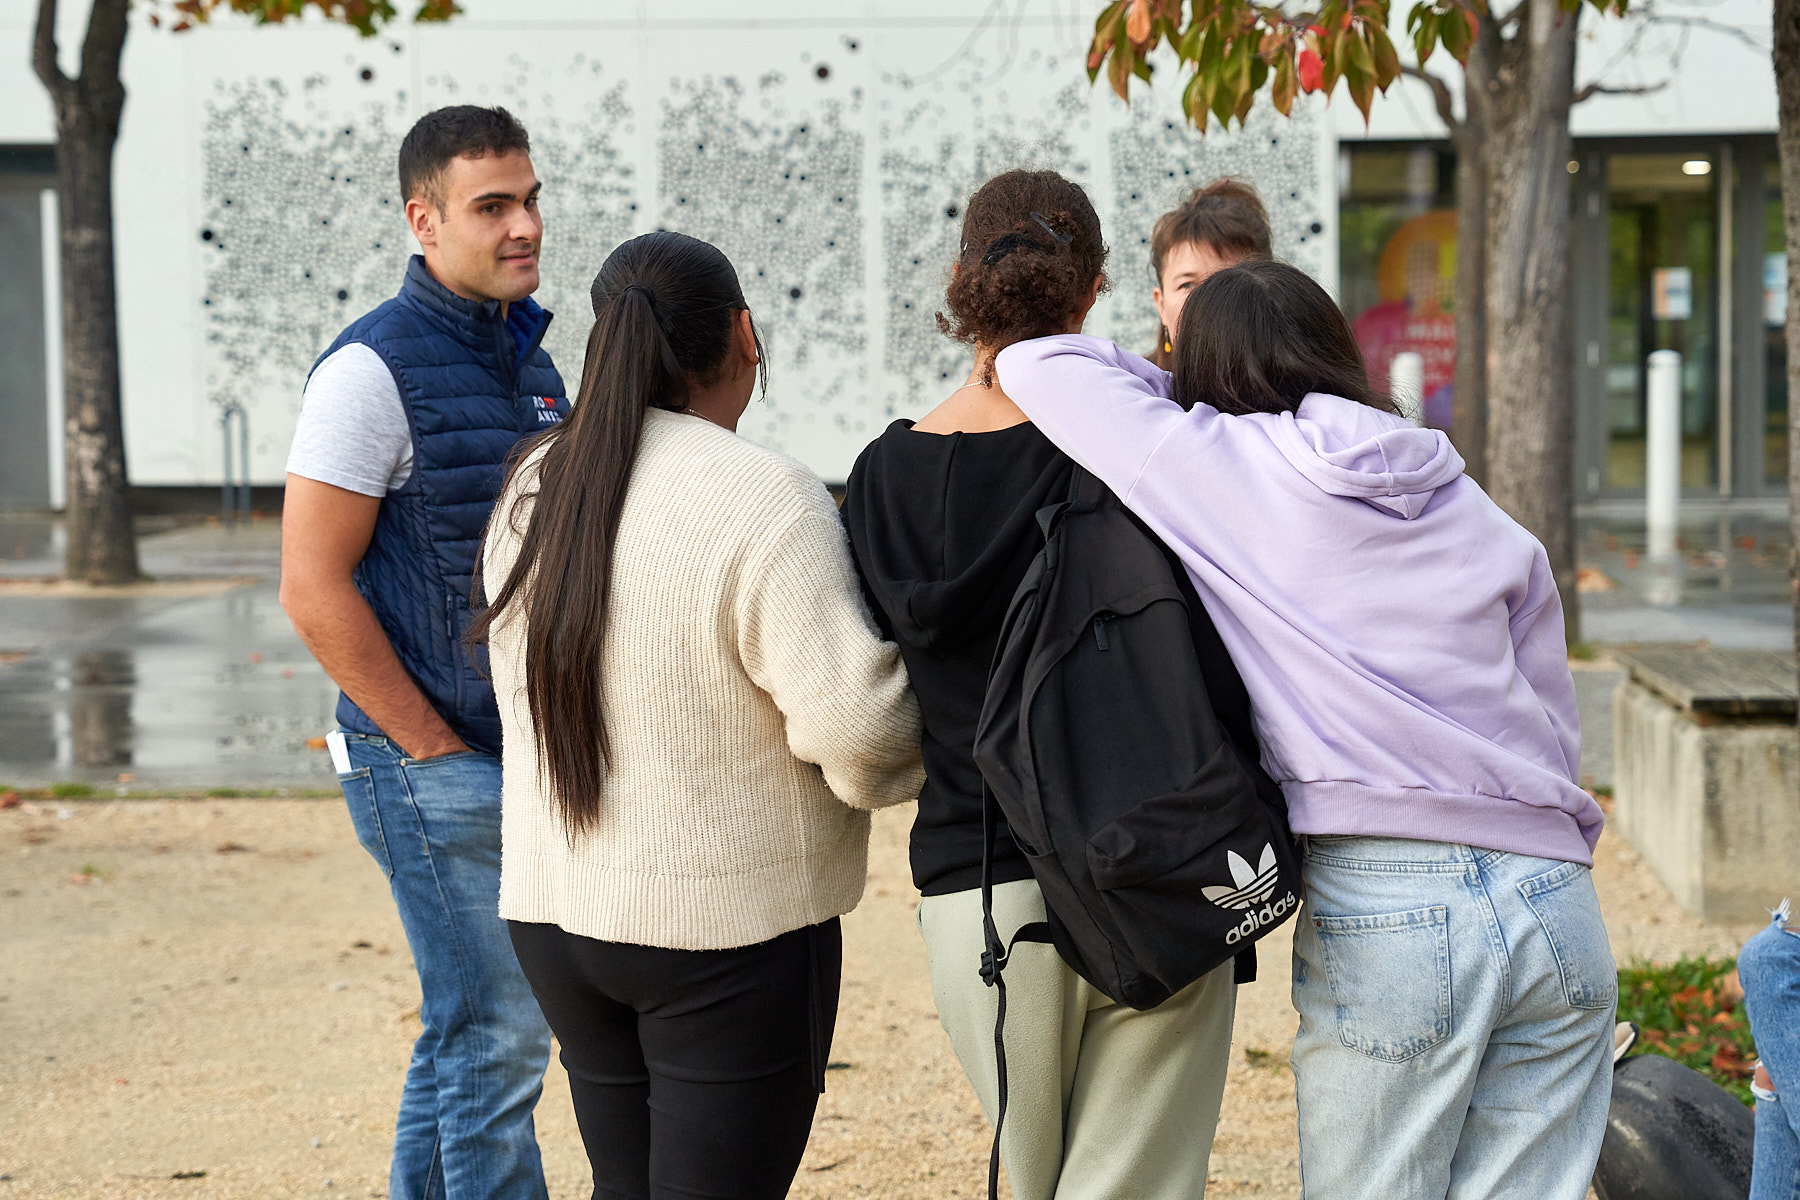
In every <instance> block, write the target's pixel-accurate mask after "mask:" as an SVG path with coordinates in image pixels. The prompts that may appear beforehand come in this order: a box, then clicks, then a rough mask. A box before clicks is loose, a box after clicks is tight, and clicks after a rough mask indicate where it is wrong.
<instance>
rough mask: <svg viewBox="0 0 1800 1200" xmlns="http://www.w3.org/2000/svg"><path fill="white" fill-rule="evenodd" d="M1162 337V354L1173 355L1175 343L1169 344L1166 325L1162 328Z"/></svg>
mask: <svg viewBox="0 0 1800 1200" xmlns="http://www.w3.org/2000/svg"><path fill="white" fill-rule="evenodd" d="M1162 335H1163V353H1164V354H1173V353H1175V343H1174V342H1171V341H1170V340H1169V327H1168V326H1167V325H1164V326H1163V331H1162Z"/></svg>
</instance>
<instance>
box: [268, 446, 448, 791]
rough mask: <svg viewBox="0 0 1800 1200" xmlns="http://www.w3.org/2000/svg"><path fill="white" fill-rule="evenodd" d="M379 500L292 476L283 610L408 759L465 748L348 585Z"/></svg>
mask: <svg viewBox="0 0 1800 1200" xmlns="http://www.w3.org/2000/svg"><path fill="white" fill-rule="evenodd" d="M380 507H381V498H380V497H379V496H365V495H362V494H361V493H359V492H352V491H347V490H345V489H344V488H340V487H333V486H332V485H331V484H329V483H320V482H319V481H318V480H316V479H307V478H306V477H304V476H301V475H289V476H288V477H287V498H286V500H285V501H284V502H283V505H282V514H281V607H282V608H283V609H284V610H285V611H286V612H287V615H288V619H289V620H291V621H293V623H294V631H295V632H296V633H298V634H299V635H300V640H301V641H302V642H305V643H306V648H307V649H308V650H310V651H312V655H313V657H314V658H316V659H318V660H319V665H320V666H322V667H324V668H325V673H326V674H327V675H329V676H331V678H332V681H333V682H334V683H336V684H337V685H338V686H339V687H341V688H343V689H344V694H345V695H347V696H349V697H350V699H351V700H352V701H353V702H354V703H355V704H356V706H357V707H358V708H360V709H362V710H363V712H365V713H367V714H368V715H369V719H370V720H372V721H374V722H375V723H376V724H377V725H379V726H381V728H382V731H383V732H385V733H386V734H387V735H388V737H389V738H390V739H391V740H392V741H394V742H395V743H397V744H398V745H399V747H400V749H401V750H402V751H403V752H404V753H405V754H406V755H407V756H409V757H411V758H436V757H437V756H438V755H441V754H454V753H456V752H457V751H460V750H467V749H468V747H467V746H465V745H464V744H463V742H462V739H461V738H459V737H457V736H456V734H455V733H454V732H453V731H452V730H451V728H450V726H449V725H448V724H446V723H445V721H444V718H443V717H441V716H439V715H438V711H437V709H435V708H433V707H432V706H431V702H430V701H429V700H427V699H425V696H424V694H423V693H421V692H420V691H419V688H418V685H417V684H415V683H414V682H413V679H412V676H411V675H408V674H407V673H406V668H405V667H403V666H401V665H400V658H399V656H398V655H396V654H395V653H394V647H393V644H392V643H390V642H389V641H388V637H387V633H386V631H384V630H383V629H382V628H381V622H379V621H377V620H376V619H375V613H374V610H373V609H371V608H370V607H369V603H368V601H366V600H364V599H363V597H362V593H361V592H358V591H357V590H356V585H355V584H354V583H353V582H351V578H350V576H351V572H352V571H354V570H355V569H356V564H357V563H359V562H361V561H362V556H363V552H364V551H366V550H367V549H368V548H369V538H370V537H371V536H373V534H374V532H375V514H376V512H377V511H378V510H379V509H380Z"/></svg>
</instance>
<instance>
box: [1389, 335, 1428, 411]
mask: <svg viewBox="0 0 1800 1200" xmlns="http://www.w3.org/2000/svg"><path fill="white" fill-rule="evenodd" d="M1388 391H1389V392H1391V393H1392V394H1393V398H1394V403H1395V405H1397V406H1398V407H1399V409H1400V413H1401V415H1402V416H1404V417H1405V418H1406V419H1407V420H1409V421H1411V422H1412V423H1413V424H1414V425H1423V424H1425V359H1424V357H1423V356H1421V355H1419V354H1417V353H1415V352H1413V351H1411V350H1402V351H1400V352H1399V353H1398V354H1396V355H1394V357H1393V361H1392V362H1390V363H1389V364H1388Z"/></svg>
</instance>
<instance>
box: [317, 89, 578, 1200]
mask: <svg viewBox="0 0 1800 1200" xmlns="http://www.w3.org/2000/svg"><path fill="white" fill-rule="evenodd" d="M538 192H539V183H538V178H537V175H536V173H535V172H534V171H533V170H532V165H531V145H530V139H529V138H528V137H527V135H526V132H525V129H524V127H523V126H521V125H520V124H519V122H518V121H517V120H515V119H514V118H513V116H512V115H511V114H510V113H508V112H507V111H506V110H505V109H503V108H478V107H474V106H470V105H459V106H455V107H451V108H441V109H438V110H437V111H435V112H431V113H427V114H426V115H425V116H423V117H421V118H420V119H419V121H418V123H417V124H415V125H414V126H413V128H412V130H411V132H409V133H408V134H407V135H406V138H405V140H404V141H403V142H402V143H401V146H400V195H401V198H402V199H403V200H404V201H405V205H406V221H407V225H408V227H409V229H410V230H411V232H412V235H413V237H414V238H416V239H417V241H418V243H419V250H420V253H419V254H417V255H415V256H414V257H413V258H412V260H411V261H410V262H409V263H408V264H407V268H406V276H405V279H404V281H403V282H402V284H401V287H400V292H399V294H398V295H397V296H395V297H393V298H392V299H390V300H387V301H385V302H384V303H382V304H381V305H379V306H377V307H376V308H375V309H374V310H373V311H371V312H369V313H367V314H365V315H364V316H362V317H360V318H358V319H357V320H356V321H354V322H352V323H351V325H350V326H349V327H348V328H347V329H345V330H344V331H343V332H342V333H341V334H339V335H338V337H337V339H336V340H335V341H334V342H333V343H332V344H331V346H330V348H329V349H327V350H326V352H325V354H324V355H323V356H322V357H321V358H320V359H319V361H318V363H317V364H316V365H315V366H314V367H313V370H312V373H311V375H310V377H309V378H308V379H307V382H306V389H305V392H304V395H303V398H302V401H301V409H300V419H299V423H298V425H297V427H296V429H295V432H294V442H293V447H292V449H291V450H290V451H289V454H288V468H287V469H288V476H287V495H286V499H285V503H284V506H283V513H282V525H281V605H282V607H283V608H284V609H285V610H286V611H287V613H288V616H289V617H290V618H291V619H292V621H293V623H294V628H295V630H296V631H297V632H298V633H299V635H300V638H301V640H302V641H304V642H305V643H306V646H307V649H309V650H311V651H312V653H313V656H314V657H315V658H317V659H318V660H319V664H320V665H321V666H323V667H324V668H325V672H326V674H328V675H330V676H331V678H332V680H333V681H334V682H336V683H337V685H338V686H339V688H341V689H342V694H341V696H340V698H339V700H338V708H337V719H338V726H339V728H338V729H337V730H336V731H334V732H333V733H332V735H331V736H330V738H328V741H329V743H330V748H331V751H332V759H333V765H334V766H335V767H336V769H337V774H338V783H339V785H340V786H341V787H342V788H343V791H344V798H345V800H346V802H347V803H348V805H349V808H350V818H351V821H352V823H353V824H354V825H355V827H356V833H357V837H358V839H359V840H360V841H361V842H362V844H363V847H364V848H365V849H367V850H368V852H369V853H370V855H372V856H373V857H374V859H375V861H376V862H377V863H378V864H379V865H380V867H381V870H382V873H383V874H385V875H386V876H387V877H388V882H389V885H390V887H391V889H392V891H393V895H394V901H395V904H396V905H397V907H398V908H399V912H400V921H401V924H402V925H403V926H404V927H405V929H406V939H407V943H408V945H409V946H410V947H411V949H412V954H413V961H414V963H415V965H416V966H417V968H418V973H419V986H420V990H421V993H422V996H421V1000H420V1005H419V1020H420V1022H421V1023H422V1024H423V1026H424V1029H423V1030H422V1031H421V1032H420V1034H419V1037H418V1040H417V1041H416V1043H415V1044H414V1046H413V1054H412V1063H411V1065H410V1066H409V1067H408V1069H407V1073H406V1083H405V1086H404V1088H403V1090H402V1092H401V1097H400V1112H399V1117H398V1120H397V1122H396V1128H395V1134H394V1154H393V1161H392V1165H391V1167H390V1172H389V1181H388V1194H389V1195H390V1196H392V1197H396V1198H402V1197H404V1198H405V1200H426V1198H437V1197H443V1198H445V1200H514V1198H517V1200H542V1198H543V1197H544V1196H545V1188H544V1175H543V1167H542V1165H541V1163H540V1159H539V1153H538V1145H537V1136H536V1133H535V1131H534V1128H533V1120H532V1112H533V1109H534V1108H535V1107H536V1105H537V1101H538V1096H539V1093H540V1092H541V1091H542V1087H543V1076H544V1068H545V1066H546V1065H547V1063H548V1062H549V1052H550V1031H549V1029H548V1027H547V1026H546V1025H545V1024H544V1018H543V1015H542V1014H541V1013H540V1012H539V1011H538V1007H537V1003H536V1001H535V1000H534V999H533V998H532V995H531V989H530V987H529V986H528V985H527V984H526V982H525V977H524V975H523V974H522V973H521V972H520V970H519V964H518V961H517V959H516V958H515V957H514V955H513V951H512V947H511V945H510V944H509V942H508V940H507V936H506V926H505V925H504V924H503V923H502V922H501V920H500V918H499V914H498V912H497V908H496V905H497V900H498V896H499V889H500V790H501V786H500V785H501V766H500V749H501V725H500V714H499V710H498V707H497V705H496V703H495V699H494V690H493V686H492V684H491V683H490V682H489V680H488V678H487V673H486V669H485V664H484V663H483V661H482V659H481V657H479V656H478V655H477V653H476V652H475V651H473V650H472V649H471V648H470V647H469V646H468V645H466V644H465V642H464V638H463V634H464V631H465V630H466V629H467V628H468V625H469V623H470V619H471V611H470V581H471V578H472V576H473V575H474V573H475V559H476V550H477V548H478V547H479V545H480V541H481V533H482V529H483V527H484V526H485V524H486V523H487V518H488V513H489V511H490V509H491V508H492V506H493V502H494V497H495V495H496V494H497V493H498V491H499V488H500V484H501V482H502V479H503V477H504V471H505V464H506V462H507V460H508V458H509V456H510V455H512V454H513V452H514V450H515V448H516V447H517V446H518V445H519V443H520V442H521V441H522V440H523V439H526V438H529V437H533V436H535V435H536V434H538V433H540V432H542V431H544V430H546V429H554V428H555V427H556V426H557V424H558V422H560V421H561V420H562V419H563V418H564V417H565V416H567V415H568V412H569V404H568V400H567V399H566V398H565V396H564V390H563V382H562V378H561V376H559V375H558V374H557V372H556V368H555V366H554V365H552V363H551V361H550V356H549V355H548V354H546V353H545V352H544V350H543V348H542V342H543V338H544V331H545V329H546V328H547V327H548V326H549V324H550V314H549V313H548V312H545V311H544V310H543V309H542V308H540V307H539V306H538V305H537V304H536V302H534V301H533V300H532V299H531V293H532V292H534V291H536V290H537V286H538V253H539V250H540V249H541V246H542V241H543V231H544V225H543V218H542V217H541V215H540V214H539V212H538Z"/></svg>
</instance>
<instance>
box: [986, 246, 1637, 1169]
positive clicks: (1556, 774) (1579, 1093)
mask: <svg viewBox="0 0 1800 1200" xmlns="http://www.w3.org/2000/svg"><path fill="white" fill-rule="evenodd" d="M1181 325H1182V330H1183V331H1184V332H1183V333H1182V336H1180V337H1178V338H1177V339H1176V346H1177V349H1176V359H1175V373H1174V375H1173V376H1172V377H1171V376H1170V375H1169V374H1168V373H1166V372H1164V371H1162V370H1159V369H1158V368H1156V367H1153V366H1151V365H1150V364H1149V363H1148V362H1146V361H1144V360H1143V359H1141V358H1139V357H1137V356H1136V355H1134V354H1130V353H1127V352H1125V351H1122V350H1120V349H1119V348H1118V347H1116V346H1114V345H1113V344H1112V343H1110V342H1106V341H1102V340H1100V339H1098V338H1092V337H1082V336H1062V337H1051V338H1042V339H1039V340H1036V341H1030V342H1022V343H1020V344H1018V345H1015V346H1012V347H1009V348H1008V349H1006V350H1003V351H1002V352H1001V353H1000V356H999V361H998V370H999V376H1000V382H1001V386H1002V387H1003V388H1004V389H1005V390H1006V393H1007V394H1008V395H1009V396H1011V397H1012V398H1013V399H1014V400H1015V401H1016V402H1017V403H1018V405H1019V407H1020V408H1021V409H1023V410H1024V411H1025V413H1026V415H1027V416H1028V417H1030V419H1031V420H1032V421H1033V422H1035V423H1036V425H1037V427H1038V428H1039V429H1040V430H1042V431H1043V433H1044V434H1045V435H1046V436H1047V437H1049V438H1050V440H1051V441H1052V442H1054V443H1055V444H1056V445H1058V446H1059V447H1061V448H1062V449H1063V450H1064V451H1065V452H1066V453H1068V454H1069V455H1070V457H1072V458H1074V459H1075V460H1076V462H1078V463H1080V464H1081V465H1082V466H1083V467H1086V468H1087V469H1088V470H1089V471H1091V472H1093V473H1094V474H1095V475H1096V476H1098V477H1099V478H1100V479H1102V480H1103V481H1105V483H1106V484H1107V485H1108V486H1109V487H1111V488H1112V489H1113V490H1114V491H1115V492H1117V493H1118V495H1119V496H1120V497H1121V498H1122V499H1123V500H1124V502H1125V503H1126V505H1127V506H1129V507H1130V508H1131V509H1132V511H1134V512H1136V513H1137V514H1138V516H1140V517H1141V518H1143V519H1144V521H1145V522H1146V523H1147V524H1148V525H1149V526H1150V527H1151V528H1152V529H1153V530H1154V531H1155V532H1156V534H1157V536H1159V537H1161V538H1162V539H1163V540H1164V541H1165V542H1166V543H1168V545H1169V546H1170V547H1171V548H1173V549H1174V550H1175V551H1176V552H1177V553H1178V554H1179V555H1180V556H1181V559H1182V561H1183V562H1184V563H1185V564H1186V566H1187V568H1188V573H1189V574H1190V575H1191V576H1192V577H1193V581H1194V584H1195V586H1196V587H1197V588H1198V590H1199V593H1200V596H1201V597H1202V599H1203V600H1204V601H1205V603H1206V606H1207V609H1208V611H1209V612H1210V613H1211V614H1212V617H1213V620H1214V621H1215V623H1216V624H1217V625H1218V629H1219V633H1220V634H1221V636H1222V637H1223V638H1224V640H1225V643H1226V646H1227V647H1228V648H1229V649H1230V651H1231V656H1232V658H1233V659H1234V660H1236V662H1237V665H1238V668H1239V670H1240V671H1241V672H1242V673H1243V677H1244V682H1245V684H1246V685H1247V687H1248V688H1249V691H1250V696H1251V699H1252V701H1253V702H1254V705H1255V710H1256V724H1257V733H1258V734H1259V735H1260V737H1261V740H1262V746H1263V763H1264V766H1266V767H1267V768H1268V770H1269V773H1270V774H1271V775H1272V776H1273V777H1274V778H1275V779H1276V780H1278V781H1280V782H1281V785H1282V790H1283V791H1284V792H1285V794H1286V796H1287V801H1288V812H1289V817H1290V819H1291V821H1292V823H1293V828H1294V831H1295V832H1296V833H1299V834H1304V835H1305V842H1306V859H1305V862H1306V866H1305V879H1306V889H1307V897H1306V907H1305V909H1304V915H1303V918H1302V920H1301V922H1300V923H1299V926H1298V929H1297V932H1296V934H1295V940H1294V1005H1295V1007H1296V1008H1297V1009H1298V1010H1299V1013H1300V1029H1299V1032H1298V1034H1297V1035H1296V1037H1295V1040H1294V1053H1293V1067H1294V1078H1295V1084H1296V1090H1297V1092H1298V1098H1299V1108H1300V1165H1301V1178H1302V1185H1303V1187H1304V1190H1305V1194H1306V1195H1307V1196H1308V1197H1309V1198H1310V1200H1336V1198H1338V1197H1401V1196H1404V1197H1409V1198H1418V1197H1459V1198H1468V1200H1474V1198H1477V1197H1491V1196H1518V1197H1530V1198H1531V1200H1563V1198H1567V1200H1581V1197H1582V1196H1584V1195H1585V1194H1586V1190H1587V1186H1588V1177H1589V1175H1590V1174H1591V1173H1592V1171H1593V1167H1594V1162H1595V1160H1596V1158H1597V1157H1598V1155H1599V1151H1600V1139H1601V1134H1602V1132H1603V1130H1604V1127H1605V1122H1606V1111H1607V1103H1608V1099H1609V1097H1610V1091H1611V1078H1612V1077H1611V1070H1612V1060H1611V1049H1612V1042H1611V1036H1610V1035H1611V1031H1612V1022H1613V1008H1614V1000H1615V994H1616V990H1617V977H1616V974H1615V971H1614V964H1613V959H1612V953H1611V951H1610V949H1609V948H1608V944H1607V938H1606V928H1605V926H1604V925H1603V924H1602V922H1601V918H1600V907H1599V902H1598V900H1597V899H1596V897H1595V894H1594V888H1593V884H1592V883H1591V881H1590V880H1589V877H1588V868H1589V866H1591V864H1592V861H1593V858H1592V853H1593V846H1594V842H1595V840H1596V839H1597V838H1598V837H1599V834H1600V826H1601V816H1600V811H1599V809H1598V807H1597V806H1596V805H1595V803H1594V801H1593V798H1592V797H1590V796H1589V795H1588V794H1587V793H1586V792H1584V791H1582V789H1581V788H1579V787H1577V786H1576V784H1575V782H1574V775H1575V764H1576V761H1577V755H1578V751H1579V742H1580V734H1579V731H1578V728H1577V725H1576V717H1575V689H1574V683H1573V681H1572V679H1571V678H1570V675H1569V668H1568V661H1567V657H1566V649H1565V645H1564V634H1563V616H1562V607H1561V603H1560V602H1559V600H1558V598H1557V592H1556V583H1555V580H1554V579H1553V578H1552V576H1551V572H1550V565H1549V562H1548V560H1547V558H1546V557H1545V554H1544V550H1543V547H1542V546H1540V545H1539V544H1538V542H1537V540H1536V539H1535V538H1533V537H1532V536H1531V535H1530V534H1529V533H1527V532H1526V531H1525V530H1524V529H1522V528H1520V527H1519V526H1518V525H1517V524H1515V523H1514V522H1513V521H1512V519H1511V518H1509V517H1507V516H1506V514H1505V513H1503V512H1501V511H1500V509H1499V508H1498V507H1496V506H1495V504H1494V503H1493V501H1491V500H1489V499H1488V497H1487V495H1486V494H1485V493H1483V492H1482V490H1481V489H1480V488H1479V487H1478V486H1476V485H1475V484H1474V483H1473V482H1471V481H1470V480H1469V478H1468V477H1467V476H1465V475H1464V474H1463V462H1462V459H1461V458H1460V457H1458V455H1457V453H1456V451H1455V450H1454V449H1452V448H1451V446H1450V443H1449V441H1448V439H1446V438H1445V436H1444V435H1443V434H1442V433H1440V432H1438V431H1436V430H1430V429H1418V428H1414V427H1412V426H1411V425H1408V424H1407V423H1406V422H1405V421H1404V420H1402V419H1401V418H1399V417H1398V416H1396V415H1395V414H1394V412H1393V409H1392V406H1391V405H1390V404H1389V403H1388V402H1387V401H1386V400H1385V399H1383V398H1381V397H1378V396H1376V395H1375V394H1374V393H1373V392H1372V391H1371V390H1370V388H1369V385H1368V380H1367V376H1366V373H1365V371H1364V369H1363V364H1362V358H1361V354H1360V352H1359V351H1358V349H1357V346H1356V342H1355V339H1354V338H1353V336H1352V335H1351V332H1350V329H1349V326H1348V325H1347V324H1346V323H1345V321H1344V318H1343V315H1342V313H1340V312H1339V311H1338V308H1337V306H1336V304H1334V303H1333V302H1332V300H1331V298H1330V297H1329V296H1327V295H1326V294H1325V292H1324V291H1323V289H1321V288H1320V287H1319V286H1318V285H1317V284H1316V283H1314V282H1313V281H1312V280H1311V279H1309V278H1307V277H1306V275H1305V274H1304V273H1302V272H1300V271H1298V270H1296V269H1295V268H1293V267H1290V266H1287V265H1285V264H1282V263H1275V262H1246V263H1243V264H1240V265H1238V266H1234V267H1230V268H1227V269H1226V270H1223V271H1220V272H1219V273H1218V274H1216V275H1214V276H1212V277H1211V278H1210V279H1208V280H1207V281H1206V282H1205V283H1203V284H1202V285H1200V287H1199V288H1198V289H1196V290H1195V292H1194V294H1193V295H1192V297H1191V298H1190V299H1189V300H1188V302H1187V305H1186V307H1185V308H1184V310H1183V313H1182V316H1181ZM1186 331H1191V333H1189V332H1186Z"/></svg>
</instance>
